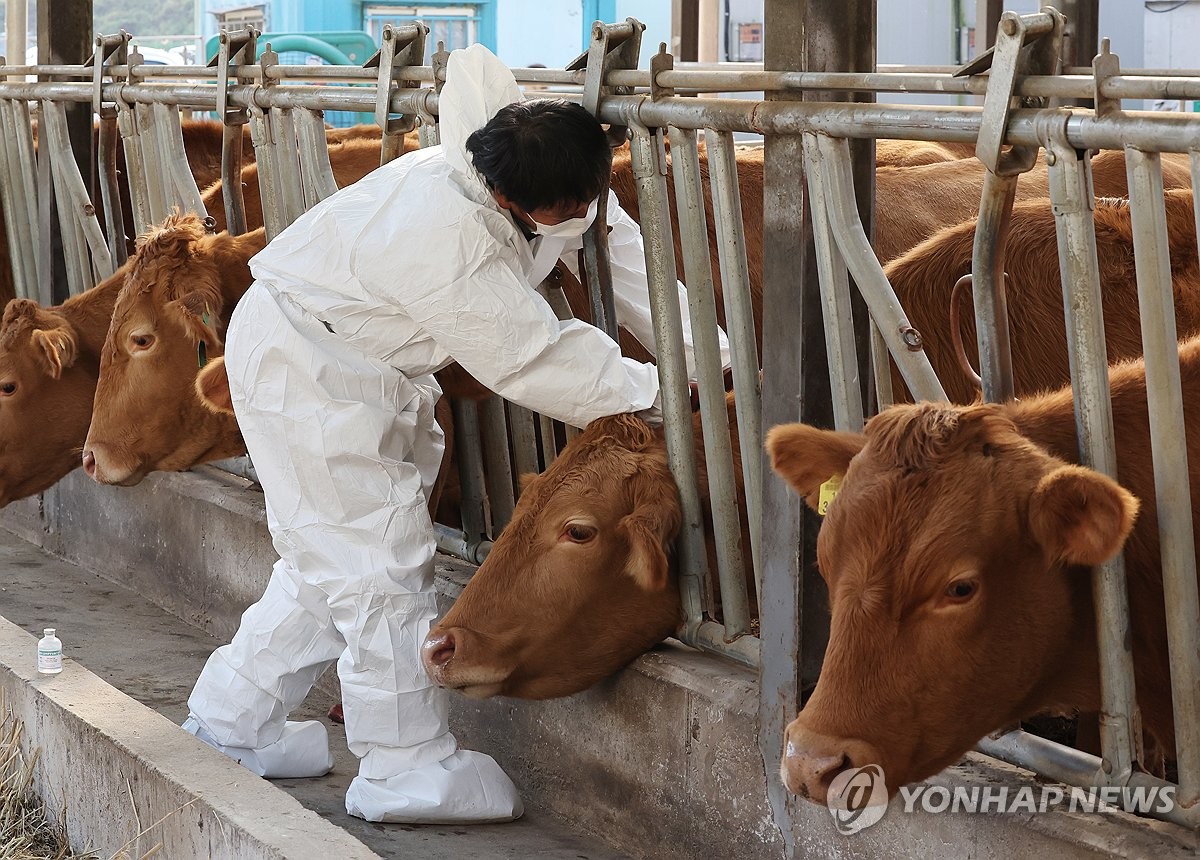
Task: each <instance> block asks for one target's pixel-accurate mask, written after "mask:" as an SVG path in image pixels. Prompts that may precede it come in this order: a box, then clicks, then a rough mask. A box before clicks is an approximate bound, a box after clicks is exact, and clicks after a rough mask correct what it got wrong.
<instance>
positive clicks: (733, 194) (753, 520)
mask: <svg viewBox="0 0 1200 860" xmlns="http://www.w3.org/2000/svg"><path fill="white" fill-rule="evenodd" d="M704 139H705V144H706V146H707V149H708V178H709V182H710V184H711V186H712V201H713V220H714V221H715V222H716V228H717V259H718V261H719V264H720V267H721V293H722V298H723V299H724V301H725V331H726V334H728V336H729V348H730V358H731V359H732V361H733V390H734V391H736V392H737V395H736V397H737V425H738V441H739V442H740V443H741V449H742V481H743V485H744V486H745V488H746V516H747V517H748V518H749V524H750V550H751V560H752V563H753V566H754V583H755V594H756V595H758V596H759V599H760V600H761V596H762V555H761V553H762V505H763V487H762V470H761V469H760V468H759V460H760V459H761V457H762V449H763V432H762V379H761V376H760V373H759V371H760V368H761V365H760V364H759V361H758V344H757V342H756V340H755V331H754V302H753V298H752V296H751V292H750V268H749V265H748V262H747V259H746V231H745V225H744V224H743V221H742V194H741V191H740V189H739V187H738V172H737V158H736V154H735V152H734V144H733V134H732V133H731V132H716V131H705V133H704Z"/></svg>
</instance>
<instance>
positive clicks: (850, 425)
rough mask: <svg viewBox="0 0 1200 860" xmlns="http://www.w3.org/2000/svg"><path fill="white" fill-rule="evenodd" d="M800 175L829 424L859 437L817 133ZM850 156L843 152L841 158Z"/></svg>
mask: <svg viewBox="0 0 1200 860" xmlns="http://www.w3.org/2000/svg"><path fill="white" fill-rule="evenodd" d="M804 154H805V165H804V166H805V170H804V173H805V177H806V179H807V181H808V194H809V206H810V207H811V209H812V224H813V241H814V244H815V247H816V252H817V272H818V275H819V281H820V287H821V303H822V306H823V307H822V309H823V311H824V314H823V317H824V320H825V326H824V328H825V351H826V354H827V355H828V356H829V385H830V390H831V392H832V395H833V401H832V402H833V423H834V427H835V428H836V429H838V430H843V431H850V432H855V433H859V432H862V429H863V424H864V423H865V414H864V411H863V403H862V394H861V391H862V388H861V384H860V381H859V369H858V352H857V350H856V348H855V342H854V316H853V312H852V310H851V307H850V280H849V278H848V277H847V274H846V263H845V260H844V259H843V258H842V254H841V252H840V251H839V250H838V247H837V240H836V239H835V238H834V236H833V234H832V222H831V220H830V213H829V208H830V206H831V201H830V200H829V199H828V197H827V195H826V192H825V186H824V182H823V181H822V180H821V177H822V176H824V175H825V174H826V173H827V171H829V170H831V169H832V168H831V166H830V165H829V164H828V163H827V158H826V156H825V153H823V152H822V151H821V147H820V145H819V142H818V140H817V136H816V135H812V134H806V135H805V136H804ZM849 155H850V152H849V150H848V149H847V150H846V156H847V158H848V157H849Z"/></svg>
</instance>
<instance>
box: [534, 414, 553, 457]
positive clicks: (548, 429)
mask: <svg viewBox="0 0 1200 860" xmlns="http://www.w3.org/2000/svg"><path fill="white" fill-rule="evenodd" d="M535 414H537V431H538V438H539V439H541V440H542V463H543V464H544V466H543V468H546V469H549V468H550V464H551V463H553V462H554V461H555V460H556V459H557V458H558V440H557V439H556V438H555V436H554V421H553V419H551V418H549V417H547V416H545V415H542V414H541V413H535Z"/></svg>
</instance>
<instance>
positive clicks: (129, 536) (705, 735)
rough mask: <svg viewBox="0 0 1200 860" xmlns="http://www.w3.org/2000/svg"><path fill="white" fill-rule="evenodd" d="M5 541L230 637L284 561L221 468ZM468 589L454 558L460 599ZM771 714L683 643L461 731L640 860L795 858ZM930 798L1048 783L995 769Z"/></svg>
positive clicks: (878, 849)
mask: <svg viewBox="0 0 1200 860" xmlns="http://www.w3.org/2000/svg"><path fill="white" fill-rule="evenodd" d="M0 526H3V527H5V528H8V529H10V530H12V531H15V532H17V533H18V534H21V535H22V536H24V537H26V538H28V539H30V540H32V541H33V542H35V543H37V544H39V545H40V546H42V547H43V548H45V549H47V550H49V551H50V552H52V553H55V554H57V555H60V556H62V557H64V558H66V559H68V560H70V561H72V562H75V563H77V564H80V565H82V566H84V567H87V568H89V569H91V570H93V571H96V572H97V573H99V574H100V575H102V576H104V577H105V578H107V579H109V580H111V581H113V582H116V583H117V584H119V585H123V586H125V587H127V588H131V589H134V590H136V591H138V592H140V593H141V594H142V595H143V596H145V597H146V598H148V599H149V600H151V601H153V602H155V603H157V604H159V605H160V606H163V607H164V608H166V609H168V610H170V611H172V612H174V613H175V614H176V615H178V616H179V617H181V618H183V619H185V620H187V621H189V622H190V623H193V624H195V625H197V626H200V627H203V628H204V629H206V630H208V631H209V632H212V633H213V634H214V635H216V636H218V637H222V638H227V637H228V636H229V635H231V633H232V632H233V630H234V628H235V627H236V625H237V622H238V617H239V616H240V614H241V612H242V610H243V609H244V608H245V606H246V605H248V604H249V603H251V602H252V601H253V600H255V599H257V597H258V596H259V595H260V594H261V592H262V589H263V588H264V586H265V584H266V581H267V577H268V575H269V573H270V569H271V565H272V564H273V563H274V561H275V558H276V556H275V554H274V551H273V550H272V548H271V544H270V539H269V535H268V534H267V530H266V525H265V517H264V514H263V508H262V495H261V493H260V492H259V491H257V490H255V489H252V488H251V486H250V485H249V483H248V482H246V481H244V480H242V479H240V478H236V477H233V476H229V475H225V474H223V473H219V472H217V471H216V470H207V469H204V470H197V471H196V472H194V473H184V474H156V475H152V476H150V477H149V478H148V479H147V480H146V481H145V482H143V483H142V484H141V485H139V486H138V487H135V488H131V489H122V488H112V487H100V486H98V485H96V484H94V483H93V482H91V481H89V480H87V479H86V478H85V477H84V476H82V474H81V473H79V472H76V473H74V474H73V475H71V476H69V477H68V478H66V479H64V480H63V481H62V482H61V483H60V484H59V485H57V486H56V487H54V488H53V489H51V490H50V491H48V492H47V493H45V494H44V496H43V497H41V498H40V499H30V500H25V501H23V502H20V503H17V504H15V505H10V506H9V507H8V508H7V509H5V510H4V511H2V512H0ZM468 573H469V567H468V566H464V565H461V564H459V563H457V562H454V561H452V560H448V559H439V564H438V580H439V582H438V584H439V589H440V590H441V592H442V593H443V594H444V595H447V597H446V598H445V600H447V601H448V600H449V599H450V597H451V596H453V595H455V594H457V591H458V589H459V588H460V587H461V583H462V582H463V581H464V577H465V576H466V575H468ZM757 708H758V692H757V679H756V677H755V675H754V673H753V672H751V671H749V670H746V669H744V668H742V667H739V666H736V665H734V664H732V663H728V662H725V661H721V660H717V659H715V658H709V657H705V656H703V655H700V654H698V653H697V652H694V651H692V650H690V649H687V648H684V647H682V646H678V645H671V644H668V645H664V646H662V647H660V648H658V649H656V650H655V651H653V652H651V653H649V654H647V655H645V656H643V657H641V658H639V659H638V660H636V661H635V662H634V663H633V664H632V665H631V666H630V667H629V668H628V669H627V670H626V671H624V672H621V673H619V674H618V675H617V676H615V677H614V678H611V679H609V680H608V681H606V682H604V683H602V684H600V685H598V686H596V687H594V688H593V689H591V690H589V691H587V692H585V693H582V694H580V695H577V696H572V697H570V698H567V699H557V700H551V701H545V702H527V701H520V700H511V699H492V700H487V701H474V700H469V699H465V698H463V697H459V696H455V697H452V699H451V725H452V726H453V727H454V731H455V733H456V734H457V735H458V737H459V739H460V741H461V742H462V743H463V745H464V746H467V747H471V748H475V749H481V750H484V751H486V752H488V753H491V754H492V755H494V756H495V757H496V758H497V760H498V761H500V763H501V764H502V765H503V766H504V767H505V769H506V770H507V771H508V773H509V774H510V775H511V776H512V777H513V779H514V780H515V781H516V782H517V784H518V785H519V786H520V788H521V790H522V792H523V793H524V796H525V797H526V799H527V800H528V801H530V802H531V803H533V804H535V805H537V806H540V807H543V808H546V809H549V810H551V811H553V812H555V813H557V814H558V815H560V816H561V817H563V818H564V819H566V820H567V821H569V822H571V823H572V824H573V825H575V826H577V827H579V828H580V829H583V830H586V831H589V832H591V833H593V834H595V835H597V836H599V837H600V838H602V839H603V840H605V841H606V842H608V843H609V844H611V845H613V846H614V847H617V848H619V849H621V850H623V851H626V852H628V853H630V854H632V855H634V856H637V857H646V858H654V860H670V858H691V857H705V858H714V860H720V858H726V857H730V858H732V857H756V858H758V857H763V858H767V857H782V856H784V846H783V841H782V837H781V836H780V834H779V832H778V830H777V829H776V827H775V824H774V821H773V819H772V817H771V811H770V807H769V805H768V803H767V798H766V791H765V785H766V774H765V767H764V763H763V760H762V757H761V755H760V754H759V751H758V746H757V737H756V735H757ZM768 766H769V767H771V769H772V770H774V768H775V767H776V763H775V762H774V761H772V762H770V763H769V765H768ZM930 782H933V783H938V784H942V785H949V786H972V785H998V784H1002V785H1008V786H1012V787H1014V788H1015V787H1019V786H1025V785H1029V786H1036V784H1037V783H1036V780H1035V778H1034V777H1033V776H1032V775H1031V774H1029V773H1028V772H1025V771H1021V770H1019V769H1016V768H1012V767H1009V766H1008V765H1005V764H1002V763H999V762H996V761H994V760H992V759H989V758H986V757H983V756H969V757H968V759H967V760H966V761H965V762H964V763H963V764H960V765H958V766H956V767H953V768H949V769H947V770H946V771H945V772H943V773H942V774H941V775H939V777H937V779H936V780H931V781H930ZM168 811H169V810H168ZM796 815H797V818H798V819H799V820H800V821H801V822H803V825H804V828H805V829H804V832H803V836H802V844H801V845H800V846H798V848H799V851H800V853H801V854H802V855H803V856H814V857H856V858H857V857H894V856H929V857H978V858H984V857H996V858H1001V857H1003V858H1007V857H1013V856H1021V857H1026V856H1054V857H1065V858H1075V857H1079V858H1082V857H1098V856H1110V857H1111V856H1120V857H1155V858H1159V857H1171V856H1195V854H1196V837H1195V834H1189V833H1187V832H1186V831H1183V830H1182V829H1181V828H1177V827H1174V826H1173V825H1167V824H1163V823H1161V822H1154V821H1149V820H1146V819H1136V818H1134V817H1132V816H1126V815H1124V814H1121V813H1106V814H1094V815H1086V816H1085V815H1078V814H1076V815H1072V814H1069V813H1067V812H1065V811H1063V812H1055V811H1052V812H1047V813H1044V814H1039V815H1036V816H1027V815H997V814H991V815H962V814H959V815H953V814H945V815H929V814H926V813H923V812H916V813H912V814H905V813H904V812H903V811H902V804H900V801H899V800H898V799H897V800H895V801H893V804H892V807H891V808H890V810H889V812H888V814H887V816H886V817H885V818H884V819H883V821H881V822H880V823H879V824H877V825H875V826H873V827H871V828H870V829H868V830H865V831H863V832H861V833H859V834H856V835H855V836H851V837H846V836H841V835H839V834H838V833H837V831H836V829H835V828H834V825H833V821H832V819H831V818H830V816H829V814H828V813H827V811H826V810H825V809H822V808H818V807H814V806H811V805H809V804H806V803H803V802H801V801H797V802H796ZM310 856H318V855H315V854H312V855H310Z"/></svg>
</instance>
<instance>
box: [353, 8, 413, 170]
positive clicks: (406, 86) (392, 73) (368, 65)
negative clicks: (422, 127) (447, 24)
mask: <svg viewBox="0 0 1200 860" xmlns="http://www.w3.org/2000/svg"><path fill="white" fill-rule="evenodd" d="M428 35H429V28H428V27H426V26H425V25H424V24H422V23H421V22H420V21H414V22H413V23H411V24H404V25H402V26H398V27H397V26H393V25H391V24H385V25H384V28H383V38H382V39H381V40H380V43H379V50H378V51H376V52H375V53H374V54H373V55H372V56H371V58H370V59H368V60H367V61H366V62H365V63H363V68H364V69H378V70H379V77H378V79H377V80H378V83H377V85H376V90H375V124H376V125H378V126H379V127H380V128H381V129H382V130H383V150H382V152H381V154H380V160H381V163H384V164H386V163H387V162H388V161H391V160H392V159H393V158H395V157H396V156H398V155H399V154H400V153H401V152H403V151H404V146H403V138H404V135H405V134H407V133H408V132H410V131H412V130H413V129H414V128H416V126H417V115H416V114H400V115H399V116H395V117H393V116H391V101H392V87H393V85H395V86H397V87H399V88H400V89H402V90H412V89H418V88H420V86H421V84H420V82H419V81H414V80H408V79H404V78H402V77H401V69H403V68H405V67H407V66H419V65H421V62H422V61H423V60H424V59H425V37H426V36H428Z"/></svg>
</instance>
